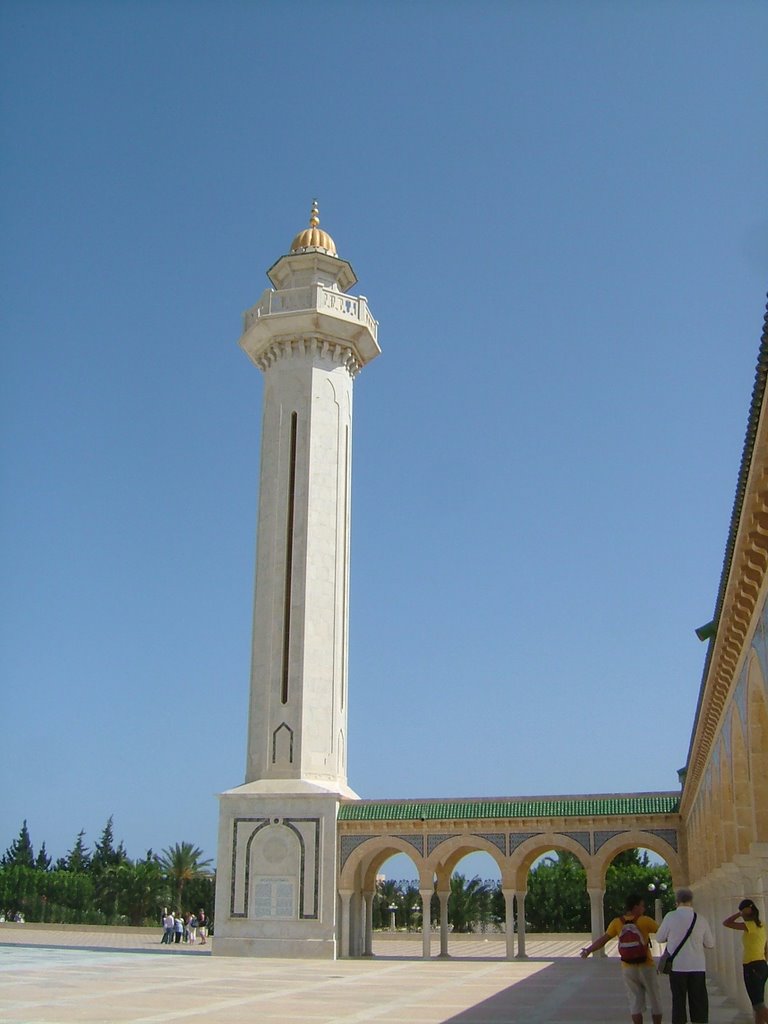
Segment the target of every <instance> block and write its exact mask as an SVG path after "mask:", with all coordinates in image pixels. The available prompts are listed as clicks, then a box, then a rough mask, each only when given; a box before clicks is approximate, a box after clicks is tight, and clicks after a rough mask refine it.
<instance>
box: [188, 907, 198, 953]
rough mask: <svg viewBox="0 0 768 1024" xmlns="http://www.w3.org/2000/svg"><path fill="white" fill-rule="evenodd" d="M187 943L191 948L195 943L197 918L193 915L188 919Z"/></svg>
mask: <svg viewBox="0 0 768 1024" xmlns="http://www.w3.org/2000/svg"><path fill="white" fill-rule="evenodd" d="M189 941H190V942H191V943H192V945H193V946H194V944H195V942H197V918H196V917H195V915H194V914H193V915H192V917H190V919H189Z"/></svg>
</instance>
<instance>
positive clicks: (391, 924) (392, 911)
mask: <svg viewBox="0 0 768 1024" xmlns="http://www.w3.org/2000/svg"><path fill="white" fill-rule="evenodd" d="M387 910H389V930H390V931H391V932H393V931H395V914H396V913H397V904H396V903H390V904H389V906H388V907H387Z"/></svg>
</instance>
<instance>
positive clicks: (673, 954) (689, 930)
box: [669, 911, 698, 960]
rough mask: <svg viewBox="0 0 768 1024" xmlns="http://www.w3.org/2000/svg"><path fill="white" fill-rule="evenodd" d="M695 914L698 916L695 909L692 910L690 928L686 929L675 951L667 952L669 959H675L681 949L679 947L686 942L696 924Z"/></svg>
mask: <svg viewBox="0 0 768 1024" xmlns="http://www.w3.org/2000/svg"><path fill="white" fill-rule="evenodd" d="M697 916H698V915H697V914H696V911H694V913H693V920H692V921H691V927H690V928H689V929H688V931H687V932H686V933H685V938H684V939H683V941H682V942H681V943H680V945H679V946H678V947H677V949H676V950H675V952H674V953H670V954H669V959H670V960H674V959H675V957H676V956H677V954H678V953H679V952H680V950H681V949H682V948H683V946H684V945H685V944H686V942H687V941H688V939H689V938H690V937H691V932H692V931H693V929H694V927H695V926H696V918H697Z"/></svg>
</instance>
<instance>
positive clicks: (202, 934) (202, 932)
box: [197, 909, 208, 946]
mask: <svg viewBox="0 0 768 1024" xmlns="http://www.w3.org/2000/svg"><path fill="white" fill-rule="evenodd" d="M197 934H198V937H199V939H200V945H201V946H204V945H205V940H206V939H207V938H208V918H207V917H206V916H205V911H204V910H202V909H201V910H200V912H199V913H198V915H197Z"/></svg>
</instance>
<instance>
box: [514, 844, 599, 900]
mask: <svg viewBox="0 0 768 1024" xmlns="http://www.w3.org/2000/svg"><path fill="white" fill-rule="evenodd" d="M550 850H567V851H568V852H569V853H572V854H573V855H574V856H575V857H576V858H577V860H578V861H579V862H580V863H581V865H582V867H583V868H584V870H585V872H586V875H587V884H588V885H591V881H590V878H591V873H592V864H593V861H592V857H591V856H590V855H589V853H588V852H587V851H586V850H585V849H584V847H583V846H582V845H581V844H580V843H578V842H577V841H576V840H575V839H572V838H571V837H570V836H567V835H564V834H563V833H562V832H541V833H539V834H538V835H535V836H531V838H530V839H526V840H525V842H523V843H521V844H520V845H519V846H518V847H517V849H516V850H515V851H514V853H512V854H511V856H510V858H509V866H508V871H507V875H506V877H505V875H504V873H502V884H504V885H505V886H507V887H509V888H511V889H514V890H515V891H516V892H526V891H527V889H528V872H529V871H530V870H531V867H532V865H533V864H534V862H535V861H537V860H538V859H539V857H542V856H543V855H544V854H545V853H549V852H550Z"/></svg>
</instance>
